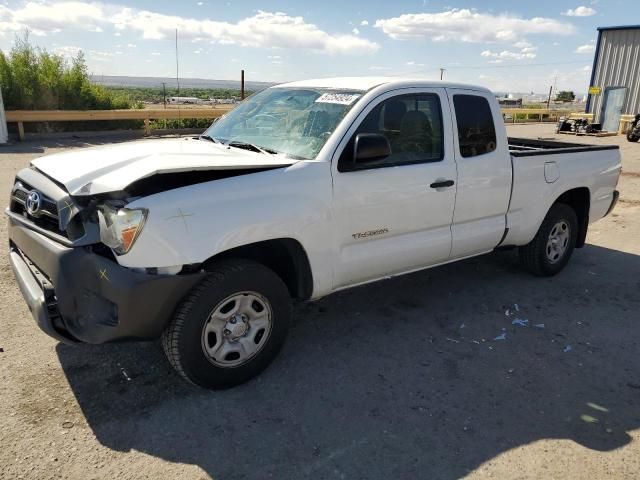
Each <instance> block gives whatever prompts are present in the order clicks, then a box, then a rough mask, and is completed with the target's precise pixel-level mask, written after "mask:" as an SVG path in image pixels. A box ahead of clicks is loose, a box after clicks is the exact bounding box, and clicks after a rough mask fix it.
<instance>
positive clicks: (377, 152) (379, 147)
mask: <svg viewBox="0 0 640 480" xmlns="http://www.w3.org/2000/svg"><path fill="white" fill-rule="evenodd" d="M389 155H391V146H390V145H389V140H387V137H385V136H384V135H380V134H378V133H359V134H358V135H357V136H356V141H355V143H354V146H353V162H354V163H367V162H374V161H376V160H382V159H384V158H387V157H388V156H389Z"/></svg>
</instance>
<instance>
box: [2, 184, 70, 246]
mask: <svg viewBox="0 0 640 480" xmlns="http://www.w3.org/2000/svg"><path fill="white" fill-rule="evenodd" d="M32 190H33V187H31V185H28V184H26V183H24V182H22V181H18V182H16V183H15V185H14V186H13V191H12V193H11V204H10V206H9V208H10V210H11V211H12V212H14V213H17V214H19V215H22V216H24V217H25V218H27V219H28V220H29V221H31V222H33V223H34V224H35V225H37V226H38V227H40V228H44V229H45V230H49V231H51V232H54V233H56V234H58V235H62V236H63V237H67V238H68V236H67V234H66V232H65V231H64V230H60V222H59V219H58V207H57V205H56V202H54V201H53V200H51V199H50V198H47V197H46V196H44V195H43V194H42V193H41V192H38V193H39V194H40V199H41V200H40V210H39V211H38V213H37V214H36V215H31V214H29V213H28V212H27V207H26V203H27V197H28V196H29V192H31V191H32Z"/></svg>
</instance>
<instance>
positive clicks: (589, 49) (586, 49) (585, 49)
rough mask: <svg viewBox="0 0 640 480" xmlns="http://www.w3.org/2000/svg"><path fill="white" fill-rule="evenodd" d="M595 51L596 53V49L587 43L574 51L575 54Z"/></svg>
mask: <svg viewBox="0 0 640 480" xmlns="http://www.w3.org/2000/svg"><path fill="white" fill-rule="evenodd" d="M595 51H596V47H595V46H594V45H592V44H591V43H588V44H586V45H580V46H579V47H578V48H576V49H575V53H593V52H595Z"/></svg>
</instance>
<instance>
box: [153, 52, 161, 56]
mask: <svg viewBox="0 0 640 480" xmlns="http://www.w3.org/2000/svg"><path fill="white" fill-rule="evenodd" d="M151 55H153V56H154V57H159V56H160V55H162V54H161V53H160V52H151Z"/></svg>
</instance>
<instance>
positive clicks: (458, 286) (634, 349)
mask: <svg viewBox="0 0 640 480" xmlns="http://www.w3.org/2000/svg"><path fill="white" fill-rule="evenodd" d="M508 128H509V135H511V136H527V137H533V138H535V137H540V136H543V137H547V138H550V137H553V136H554V135H553V134H552V132H553V126H552V125H528V126H509V127H508ZM560 138H561V139H563V140H567V139H568V138H570V137H566V136H561V137H560ZM115 140H116V139H115V138H102V139H94V140H88V141H89V142H90V143H96V142H107V141H108V142H111V141H115ZM86 141H87V140H85V142H86ZM575 141H583V142H587V143H605V144H619V145H621V147H622V149H623V156H624V161H623V170H624V173H623V176H622V177H621V180H620V189H621V192H622V196H621V201H620V203H619V204H618V207H617V208H616V210H615V211H614V213H613V214H612V215H610V216H609V217H607V218H606V219H605V220H602V221H600V222H598V223H597V224H595V225H593V227H592V228H591V229H590V232H589V237H588V245H587V246H586V247H585V248H584V249H582V250H579V251H577V252H576V254H575V256H574V257H573V259H572V261H571V263H570V265H569V266H568V268H567V269H566V270H565V271H563V272H562V273H561V274H560V275H558V276H557V277H554V278H546V279H541V278H534V277H532V276H530V275H529V274H527V273H525V272H523V271H522V270H521V269H520V268H519V266H518V264H517V261H516V258H515V255H514V253H513V252H501V253H496V254H491V255H487V256H484V257H481V258H476V259H471V260H468V261H464V262H461V263H456V264H452V265H448V266H444V267H440V268H436V269H432V270H429V271H425V272H421V273H416V274H412V275H408V276H405V277H402V278H398V279H394V280H390V281H385V282H381V283H377V284H373V285H369V286H366V287H361V288H357V289H354V290H351V291H348V292H344V293H340V294H336V295H332V296H330V297H328V298H326V299H323V300H322V301H319V302H317V303H313V304H306V305H299V306H297V307H296V317H297V321H296V323H295V325H294V327H293V329H292V332H291V335H290V338H289V340H288V342H287V344H286V346H285V348H284V350H283V352H282V353H281V355H280V356H279V358H278V359H277V360H276V361H275V363H274V364H273V365H272V366H271V367H270V368H269V369H268V370H267V371H266V372H264V373H263V374H262V375H261V376H260V377H258V378H257V379H255V380H254V381H252V382H249V383H248V384H245V385H243V386H240V387H237V388H234V389H231V390H226V391H221V392H209V391H203V390H201V389H198V388H196V387H192V386H190V385H187V384H185V383H184V382H182V381H181V380H180V379H179V378H178V377H177V376H176V375H175V374H174V373H173V372H172V370H171V368H170V367H169V365H168V364H167V362H166V361H165V359H164V357H163V355H162V352H161V349H160V347H159V345H158V344H157V343H155V342H149V343H127V344H114V345H103V346H73V347H70V346H65V345H60V344H58V343H57V342H55V341H54V340H52V339H50V338H48V337H46V336H45V335H44V334H42V333H41V332H40V331H39V330H38V329H37V327H36V326H35V324H34V322H33V320H32V319H31V316H30V314H29V312H28V310H27V307H26V305H25V303H24V301H23V300H22V298H21V295H20V293H19V291H18V288H17V287H16V284H15V282H14V280H13V276H12V273H11V269H10V267H9V265H8V262H7V255H6V252H5V251H4V250H3V252H2V256H1V257H0V286H1V287H2V291H3V295H2V301H1V302H0V319H1V320H0V347H1V348H2V351H0V385H1V389H2V393H1V394H0V412H2V413H0V478H3V479H4V478H7V479H8V478H34V479H35V478H37V479H47V478H82V479H91V478H119V479H120V478H122V479H128V478H178V477H179V478H184V479H192V478H193V479H201V478H215V479H225V480H226V479H262V478H271V477H273V478H280V479H290V478H292V479H297V478H314V479H321V478H347V479H374V478H376V479H377V478H379V479H383V478H384V479H387V478H398V479H409V478H429V479H439V478H443V479H444V478H446V479H449V478H459V477H465V476H468V477H469V478H485V477H496V478H522V479H524V478H547V479H551V478H562V479H565V478H575V479H583V478H607V477H610V478H637V477H638V475H640V473H639V472H640V448H639V447H638V445H639V442H638V441H639V440H640V374H639V373H638V370H637V365H638V356H639V354H640V345H639V339H640V322H639V321H638V320H640V316H639V313H638V312H639V310H640V308H639V307H640V293H639V291H640V276H639V274H640V242H639V240H638V239H640V144H629V143H627V142H626V141H625V140H624V138H623V137H614V138H611V137H609V138H600V139H596V138H584V137H579V138H575ZM42 143H43V142H40V143H35V142H29V143H24V144H20V145H15V146H9V147H0V189H1V190H2V192H3V193H2V195H3V197H2V198H3V199H4V200H3V204H6V203H5V202H6V196H7V195H6V194H7V192H8V191H9V189H10V186H11V183H12V179H13V176H14V174H15V173H16V171H17V170H19V169H20V168H22V167H24V166H26V165H27V164H28V161H29V160H30V159H32V158H33V157H35V156H38V155H41V154H42V153H50V152H53V151H57V150H60V149H65V148H72V147H73V148H75V147H82V146H83V145H85V143H84V142H83V141H81V140H64V141H62V140H60V141H58V142H57V143H56V142H55V141H53V140H47V142H46V145H44V146H43V145H42ZM0 225H1V227H0V241H1V242H3V244H5V245H6V240H7V239H6V228H5V225H4V222H1V223H0ZM373 299H375V301H373ZM516 305H517V306H516ZM506 310H509V311H510V313H511V315H510V316H506V315H505V311H506ZM516 317H519V318H523V319H528V320H529V325H530V326H527V327H520V326H517V325H512V323H511V322H512V320H513V319H515V318H516ZM533 324H544V328H534V327H533V326H531V325H533ZM502 333H506V339H505V340H494V338H495V337H496V336H498V335H500V334H502Z"/></svg>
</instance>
